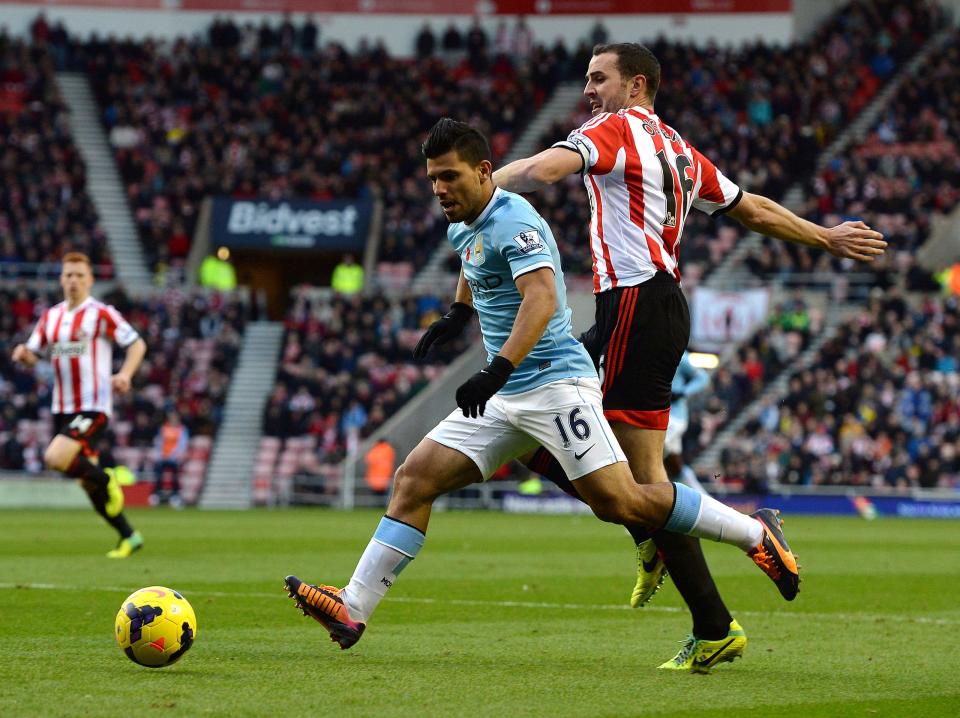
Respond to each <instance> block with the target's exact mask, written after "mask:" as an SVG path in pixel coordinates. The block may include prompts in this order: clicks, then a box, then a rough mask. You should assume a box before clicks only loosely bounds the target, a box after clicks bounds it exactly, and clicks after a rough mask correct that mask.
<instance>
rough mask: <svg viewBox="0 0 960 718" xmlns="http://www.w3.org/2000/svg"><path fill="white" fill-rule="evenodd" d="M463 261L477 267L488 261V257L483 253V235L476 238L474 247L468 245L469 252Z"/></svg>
mask: <svg viewBox="0 0 960 718" xmlns="http://www.w3.org/2000/svg"><path fill="white" fill-rule="evenodd" d="M463 261H464V263H467V264H472V265H473V266H475V267H479V266H480V265H481V264H483V263H484V262H485V261H487V257H486V255H484V253H483V233H480V234H478V235H477V236H476V237H474V240H473V245H469V244H468V245H467V251H466V253H465V254H464V255H463Z"/></svg>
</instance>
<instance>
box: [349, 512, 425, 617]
mask: <svg viewBox="0 0 960 718" xmlns="http://www.w3.org/2000/svg"><path fill="white" fill-rule="evenodd" d="M424 539H425V536H424V535H423V534H422V533H421V532H420V531H419V530H417V529H415V528H414V527H413V526H410V525H409V524H405V523H403V522H401V521H396V520H394V519H391V518H390V517H389V516H384V517H383V518H382V519H381V520H380V525H379V526H378V527H377V530H376V532H375V533H374V535H373V538H372V539H370V543H369V544H367V548H366V550H365V551H364V552H363V555H362V556H361V557H360V562H359V563H358V564H357V568H356V570H354V572H353V577H352V578H351V579H350V583H348V584H347V586H346V588H344V589H343V593H341V594H340V597H341V598H342V599H343V601H344V603H346V605H347V611H348V613H349V614H350V618H352V619H353V620H355V621H360V622H361V623H366V622H367V621H368V620H369V618H370V615H371V614H372V613H373V610H374V609H375V608H376V607H377V604H379V603H380V600H381V599H382V598H383V597H384V596H385V595H386V594H387V589H388V588H390V587H391V586H392V585H393V582H394V581H396V579H397V576H398V575H399V573H400V572H401V571H402V570H403V569H404V568H406V566H407V564H408V563H410V562H411V561H412V560H413V559H414V557H415V556H416V555H417V553H418V552H419V551H420V548H421V547H422V546H423V542H424Z"/></svg>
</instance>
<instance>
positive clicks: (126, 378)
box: [110, 339, 147, 394]
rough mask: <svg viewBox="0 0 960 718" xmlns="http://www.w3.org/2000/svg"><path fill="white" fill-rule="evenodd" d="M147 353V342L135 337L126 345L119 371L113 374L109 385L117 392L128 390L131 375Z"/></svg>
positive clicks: (123, 392) (131, 379) (121, 392)
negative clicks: (131, 342) (125, 353)
mask: <svg viewBox="0 0 960 718" xmlns="http://www.w3.org/2000/svg"><path fill="white" fill-rule="evenodd" d="M146 355H147V343H146V342H145V341H143V339H137V341H135V342H134V343H133V344H131V345H130V346H128V347H127V355H126V356H125V357H124V358H123V366H121V367H120V371H118V372H117V373H116V374H114V375H113V377H112V378H111V380H110V385H111V386H112V387H113V390H114V391H115V392H117V393H118V394H125V393H127V392H128V391H130V384H131V383H132V382H133V375H134V374H135V373H136V372H137V369H138V368H140V363H141V362H142V361H143V358H144V357H145V356H146Z"/></svg>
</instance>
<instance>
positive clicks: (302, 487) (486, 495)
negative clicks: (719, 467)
mask: <svg viewBox="0 0 960 718" xmlns="http://www.w3.org/2000/svg"><path fill="white" fill-rule="evenodd" d="M341 485H342V484H341ZM152 487H153V482H152V481H140V482H138V483H136V484H134V485H132V486H125V487H124V492H125V493H126V496H127V505H129V506H147V499H148V497H149V494H150V490H151V489H152ZM358 488H359V489H360V490H359V491H358V494H360V495H358V496H356V497H355V500H354V501H353V502H351V503H352V504H353V505H354V506H357V507H375V508H377V507H384V506H386V504H387V501H388V500H389V494H376V493H374V492H371V491H366V490H364V488H365V487H362V488H361V487H358ZM721 488H722V487H721ZM713 495H714V496H716V497H717V498H718V499H720V500H721V501H723V502H724V503H726V504H729V505H730V506H733V507H734V508H736V509H738V510H740V511H743V512H745V513H752V512H753V511H756V510H757V509H758V508H761V507H770V508H775V509H780V510H781V511H783V512H784V513H785V514H793V515H801V514H808V515H831V516H856V515H859V516H862V517H863V518H866V519H873V518H877V517H887V516H893V517H903V518H933V519H960V489H908V490H898V491H894V490H880V489H875V488H864V487H846V486H831V487H826V486H821V487H805V486H791V487H779V488H777V489H776V490H774V491H772V492H771V493H768V494H751V493H733V492H726V493H725V492H723V491H715V492H713ZM269 505H271V506H275V507H283V506H318V505H321V506H329V507H334V508H336V507H342V506H343V501H342V498H341V497H339V496H337V495H336V494H335V493H329V492H317V491H316V490H315V487H312V486H311V479H310V478H308V477H301V478H300V479H299V480H296V481H294V485H293V490H292V491H291V492H290V493H289V494H287V495H285V496H283V497H282V500H276V501H272V502H269ZM88 507H89V501H88V499H87V496H86V494H85V493H84V492H83V490H82V489H81V488H80V487H79V485H78V484H77V482H75V481H71V480H65V479H59V478H55V477H51V476H50V475H49V474H41V475H30V474H27V473H25V472H18V471H0V509H19V508H88ZM436 508H437V509H438V510H444V509H446V510H455V509H465V510H491V511H506V512H508V513H535V514H581V513H582V514H588V513H590V509H589V508H588V507H587V506H586V504H583V503H582V502H580V501H577V500H575V499H572V498H570V497H569V496H567V495H566V494H564V493H563V492H561V491H559V489H556V488H555V487H554V486H553V485H552V484H550V483H549V482H546V481H544V482H543V483H542V488H541V490H540V491H539V492H531V489H530V485H529V483H528V482H519V481H515V480H512V479H508V480H491V481H487V482H486V483H483V484H475V485H474V486H470V487H467V488H466V489H464V490H462V491H458V492H456V493H454V494H451V495H450V496H445V497H442V498H441V499H440V500H439V501H438V502H437V504H436Z"/></svg>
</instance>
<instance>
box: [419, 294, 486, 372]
mask: <svg viewBox="0 0 960 718" xmlns="http://www.w3.org/2000/svg"><path fill="white" fill-rule="evenodd" d="M472 316H473V307H471V306H470V305H468V304H464V303H463V302H454V303H453V304H451V305H450V311H449V312H447V313H446V314H444V315H443V316H442V317H440V318H439V319H438V320H437V321H435V322H434V323H433V324H431V325H430V327H429V329H427V331H425V332H424V333H423V336H422V337H420V341H418V342H417V346H416V347H414V349H413V358H414V359H423V358H424V357H425V356H426V355H427V352H429V351H430V347H432V346H433V345H434V344H446V343H447V342H449V341H450V340H451V339H456V338H457V337H458V336H460V335H461V334H463V330H464V328H466V326H467V323H468V322H469V321H470V317H472Z"/></svg>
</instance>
